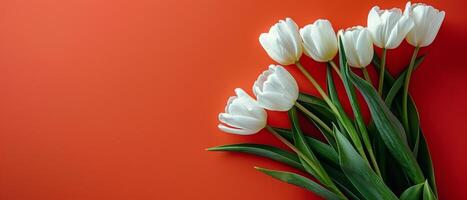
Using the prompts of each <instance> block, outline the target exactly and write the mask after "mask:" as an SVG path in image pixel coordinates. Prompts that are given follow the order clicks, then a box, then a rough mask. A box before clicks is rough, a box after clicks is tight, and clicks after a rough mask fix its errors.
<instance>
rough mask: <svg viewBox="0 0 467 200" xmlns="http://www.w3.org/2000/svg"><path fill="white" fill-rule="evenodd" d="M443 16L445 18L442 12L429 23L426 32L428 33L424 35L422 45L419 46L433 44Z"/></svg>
mask: <svg viewBox="0 0 467 200" xmlns="http://www.w3.org/2000/svg"><path fill="white" fill-rule="evenodd" d="M444 16H445V12H444V11H442V12H440V13H437V14H436V16H435V17H434V19H433V21H431V24H430V26H429V27H430V29H429V30H428V33H427V34H426V36H425V38H424V40H423V43H422V44H421V47H425V46H428V45H430V44H431V43H433V41H434V40H435V37H436V35H437V34H438V31H439V28H440V27H441V24H442V23H443V20H444Z"/></svg>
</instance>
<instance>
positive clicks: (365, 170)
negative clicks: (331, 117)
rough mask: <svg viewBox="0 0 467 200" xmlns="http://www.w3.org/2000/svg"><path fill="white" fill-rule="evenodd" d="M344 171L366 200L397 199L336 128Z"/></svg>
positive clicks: (340, 159)
mask: <svg viewBox="0 0 467 200" xmlns="http://www.w3.org/2000/svg"><path fill="white" fill-rule="evenodd" d="M334 131H335V134H336V140H337V144H338V147H339V161H340V164H341V168H342V171H344V174H345V175H346V176H347V178H349V180H350V181H351V182H352V184H353V185H354V186H355V187H356V188H357V190H358V191H360V193H361V194H362V195H363V196H364V197H365V198H366V199H392V200H394V199H397V197H396V195H395V194H394V193H392V191H391V189H389V187H387V186H386V185H385V184H384V182H383V181H382V180H381V179H380V178H379V177H378V176H377V175H376V173H375V172H373V170H372V169H371V168H370V166H369V165H368V163H367V162H365V161H364V160H363V158H362V157H361V156H360V155H359V154H358V153H357V151H356V150H355V149H354V147H353V146H352V144H350V142H349V141H348V140H347V138H345V137H344V136H343V135H342V133H340V132H339V130H337V128H336V127H334Z"/></svg>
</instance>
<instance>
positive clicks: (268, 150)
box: [207, 143, 303, 170]
mask: <svg viewBox="0 0 467 200" xmlns="http://www.w3.org/2000/svg"><path fill="white" fill-rule="evenodd" d="M207 150H208V151H233V152H241V153H247V154H253V155H257V156H261V157H265V158H269V159H272V160H275V161H278V162H281V163H285V164H287V165H290V166H292V167H294V168H297V169H300V170H303V166H302V164H301V163H300V160H299V159H298V157H297V155H295V154H293V153H291V152H288V151H285V150H283V149H280V148H277V147H273V146H269V145H263V144H249V143H243V144H230V145H222V146H217V147H212V148H209V149H207Z"/></svg>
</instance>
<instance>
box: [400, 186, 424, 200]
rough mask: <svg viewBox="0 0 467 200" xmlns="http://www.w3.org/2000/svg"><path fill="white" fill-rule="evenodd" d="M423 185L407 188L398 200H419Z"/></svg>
mask: <svg viewBox="0 0 467 200" xmlns="http://www.w3.org/2000/svg"><path fill="white" fill-rule="evenodd" d="M424 185H425V184H423V183H420V184H417V185H414V186H412V187H409V188H407V190H405V191H404V192H403V193H402V194H401V197H400V198H399V199H400V200H420V198H422V194H423V190H422V189H423V186H424Z"/></svg>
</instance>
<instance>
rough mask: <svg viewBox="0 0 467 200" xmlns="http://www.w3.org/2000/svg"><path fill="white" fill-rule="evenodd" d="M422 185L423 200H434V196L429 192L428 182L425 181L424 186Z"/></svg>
mask: <svg viewBox="0 0 467 200" xmlns="http://www.w3.org/2000/svg"><path fill="white" fill-rule="evenodd" d="M423 185H424V186H423V200H436V196H435V194H434V193H433V191H432V190H431V187H430V184H428V180H427V181H425V184H423Z"/></svg>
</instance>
